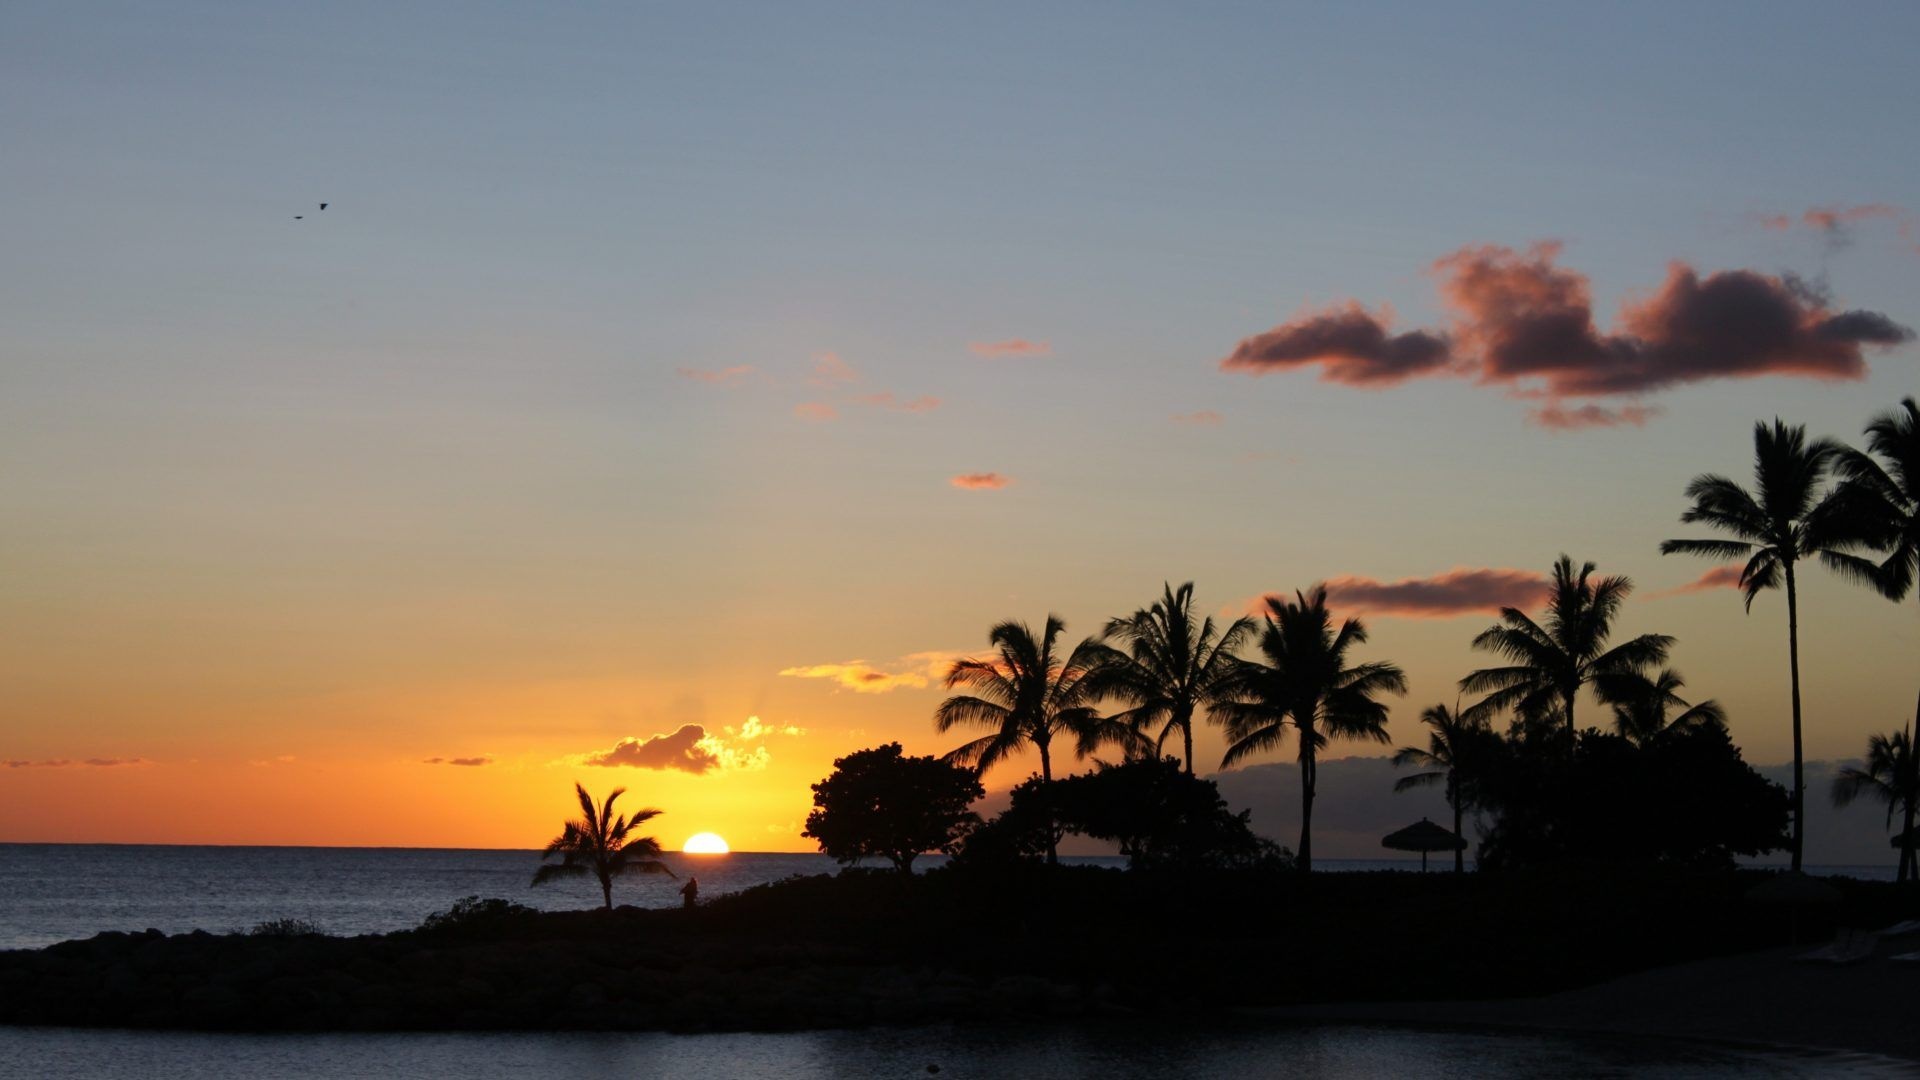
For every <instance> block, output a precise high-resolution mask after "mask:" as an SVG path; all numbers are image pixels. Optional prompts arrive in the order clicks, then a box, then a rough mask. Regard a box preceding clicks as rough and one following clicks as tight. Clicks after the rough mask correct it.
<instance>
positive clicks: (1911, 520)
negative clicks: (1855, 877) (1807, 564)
mask: <svg viewBox="0 0 1920 1080" xmlns="http://www.w3.org/2000/svg"><path fill="white" fill-rule="evenodd" d="M1867 451H1868V452H1867V453H1862V452H1860V451H1858V450H1854V449H1851V448H1847V449H1842V450H1841V451H1840V454H1839V456H1838V457H1837V458H1835V460H1834V468H1835V471H1837V472H1838V473H1839V474H1840V475H1841V477H1842V478H1843V479H1842V481H1841V485H1840V490H1839V491H1838V492H1837V493H1836V497H1835V499H1834V502H1835V504H1836V506H1837V507H1838V508H1839V509H1840V512H1841V516H1843V517H1844V518H1845V519H1846V521H1847V523H1848V525H1849V526H1850V527H1851V528H1852V530H1853V531H1854V532H1855V534H1856V536H1857V537H1858V538H1859V539H1860V540H1862V541H1863V544H1862V546H1866V547H1871V548H1873V549H1876V550H1878V551H1881V552H1884V553H1885V558H1883V559H1882V560H1881V561H1880V562H1879V563H1877V564H1876V563H1872V562H1869V561H1868V560H1866V559H1862V558H1860V557H1859V556H1857V555H1852V554H1848V553H1844V552H1834V551H1823V552H1821V554H1820V558H1821V560H1822V561H1823V562H1825V563H1826V564H1827V565H1828V566H1830V567H1832V568H1834V569H1835V570H1838V571H1840V572H1841V573H1842V574H1845V575H1846V576H1847V577H1850V578H1852V579H1854V580H1856V581H1865V582H1866V583H1867V584H1870V585H1872V586H1874V587H1875V588H1877V589H1879V590H1880V593H1881V595H1883V596H1885V597H1886V598H1887V599H1889V600H1892V601H1894V602H1896V603H1898V602H1899V601H1901V600H1905V599H1906V598H1907V593H1909V592H1914V593H1915V594H1916V595H1920V590H1916V589H1914V587H1913V586H1914V582H1915V580H1916V579H1920V405H1915V404H1914V401H1913V399H1912V398H1903V399H1901V401H1900V407H1899V408H1898V409H1895V410H1893V411H1891V412H1884V413H1881V414H1880V415H1879V416H1876V417H1874V418H1873V421H1872V422H1871V423H1869V424H1868V425H1867ZM1876 459H1877V460H1876ZM1914 720H1915V721H1916V722H1920V703H1916V704H1915V707H1914ZM1916 870H1917V871H1920V868H1916ZM1915 876H1916V877H1920V873H1916V875H1915Z"/></svg>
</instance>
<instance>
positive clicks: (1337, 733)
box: [1210, 586, 1407, 872]
mask: <svg viewBox="0 0 1920 1080" xmlns="http://www.w3.org/2000/svg"><path fill="white" fill-rule="evenodd" d="M1293 595H1294V599H1293V600H1287V599H1286V598H1284V597H1280V596H1269V597H1267V600H1266V603H1267V615H1266V626H1265V627H1264V629H1262V630H1261V632H1260V637H1259V645H1260V652H1261V654H1262V655H1263V656H1264V657H1265V661H1266V662H1265V663H1261V662H1259V661H1251V660H1241V661H1238V662H1237V663H1236V664H1235V665H1234V670H1233V674H1232V676H1231V677H1230V679H1229V681H1228V685H1227V686H1226V687H1224V688H1223V692H1222V694H1221V696H1222V697H1224V698H1227V699H1228V700H1224V701H1222V702H1220V703H1219V704H1217V705H1214V706H1213V707H1212V709H1211V710H1210V711H1211V714H1212V716H1213V717H1214V718H1215V719H1216V720H1219V721H1220V722H1221V723H1223V724H1224V725H1225V726H1226V729H1227V738H1228V739H1229V740H1230V742H1229V745H1228V746H1227V753H1226V756H1225V757H1224V758H1223V759H1221V762H1220V766H1221V767H1222V768H1225V767H1227V766H1229V765H1232V764H1233V763H1234V762H1236V761H1239V760H1240V759H1242V758H1244V757H1246V756H1247V755H1249V754H1255V753H1259V752H1261V751H1263V750H1272V749H1277V748H1278V747H1279V746H1280V745H1281V743H1282V742H1283V741H1285V738H1286V733H1287V729H1288V728H1289V727H1291V728H1293V729H1294V733H1295V735H1296V737H1297V738H1298V740H1299V758H1300V850H1299V852H1298V854H1297V855H1296V856H1295V862H1296V865H1298V866H1299V868H1300V870H1301V871H1302V872H1310V871H1312V869H1313V797H1314V790H1315V784H1316V782H1317V780H1318V761H1319V754H1320V751H1321V750H1322V749H1324V748H1325V747H1326V745H1327V741H1328V740H1329V739H1330V738H1347V739H1371V740H1373V741H1374V742H1382V743H1384V742H1388V741H1389V739H1388V736H1387V726H1386V725H1387V707H1386V705H1384V704H1382V703H1381V702H1379V701H1376V700H1375V698H1376V696H1378V695H1380V694H1383V693H1393V694H1404V693H1406V692H1407V677H1406V675H1405V674H1403V673H1402V672H1401V670H1400V669H1399V668H1398V667H1396V666H1394V665H1393V664H1389V663H1386V662H1383V661H1372V662H1368V663H1364V664H1355V665H1354V666H1352V667H1348V666H1347V652H1348V650H1349V649H1351V648H1352V647H1353V646H1355V645H1358V644H1361V643H1362V642H1364V641H1366V640H1367V630H1366V627H1365V626H1363V625H1361V623H1360V620H1359V619H1347V620H1345V621H1344V622H1342V623H1341V624H1340V626H1339V629H1337V630H1336V629H1335V628H1334V625H1333V615H1332V614H1331V613H1330V612H1329V611H1328V610H1327V590H1326V587H1325V586H1316V587H1315V588H1314V590H1313V592H1312V593H1310V594H1308V593H1300V592H1295V593H1294V594H1293Z"/></svg>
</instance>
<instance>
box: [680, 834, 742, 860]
mask: <svg viewBox="0 0 1920 1080" xmlns="http://www.w3.org/2000/svg"><path fill="white" fill-rule="evenodd" d="M680 850H681V851H683V852H685V853H686V854H688V855H725V854H726V853H727V852H729V851H731V850H733V849H731V848H729V847H727V842H726V841H725V840H723V839H721V838H720V834H719V833H710V832H703V833H694V834H693V835H692V836H689V837H687V842H686V843H684V844H681V845H680Z"/></svg>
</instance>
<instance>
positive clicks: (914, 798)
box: [800, 743, 986, 874]
mask: <svg viewBox="0 0 1920 1080" xmlns="http://www.w3.org/2000/svg"><path fill="white" fill-rule="evenodd" d="M984 794H986V792H985V790H984V789H982V788H981V786H980V779H979V777H978V776H977V775H976V774H975V773H974V771H973V770H972V769H968V768H965V767H964V766H960V765H955V764H953V763H952V762H949V761H946V760H943V759H941V758H937V757H911V756H909V755H907V754H905V753H903V752H902V751H901V749H900V744H899V743H888V744H886V745H885V746H877V747H874V748H873V749H871V750H860V751H856V752H855V753H851V754H848V755H847V756H846V757H843V758H839V759H837V760H835V761H834V763H833V775H831V776H829V777H827V778H826V779H825V780H822V781H820V782H819V783H817V784H815V785H813V807H814V809H813V812H812V813H810V814H808V815H807V827H806V829H805V831H803V832H802V833H801V834H800V835H802V836H806V837H811V838H812V839H814V840H817V841H819V843H820V850H821V851H824V852H826V853H827V854H828V855H831V856H833V857H834V858H835V859H836V860H838V861H839V862H841V863H842V864H846V865H852V864H855V863H858V862H860V861H861V860H863V859H870V858H882V859H886V860H888V861H889V862H891V863H893V865H894V868H895V869H897V870H899V871H900V872H901V873H903V874H911V873H913V860H914V859H915V858H916V857H917V856H919V855H921V854H923V853H925V852H929V851H939V852H945V853H948V854H951V853H952V851H953V849H954V846H955V845H956V844H957V843H958V842H959V839H960V837H961V836H962V835H963V834H964V833H965V832H966V830H967V829H968V827H969V826H971V825H974V824H976V823H977V822H978V821H979V818H978V817H977V816H975V815H974V814H973V813H972V812H971V811H970V810H968V809H967V807H968V806H970V805H971V804H972V803H973V801H974V800H975V799H978V798H980V797H981V796H982V795H984Z"/></svg>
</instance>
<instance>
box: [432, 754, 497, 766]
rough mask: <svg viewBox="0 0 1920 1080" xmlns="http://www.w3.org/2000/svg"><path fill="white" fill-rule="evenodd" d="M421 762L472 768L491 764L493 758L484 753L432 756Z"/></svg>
mask: <svg viewBox="0 0 1920 1080" xmlns="http://www.w3.org/2000/svg"><path fill="white" fill-rule="evenodd" d="M421 764H423V765H463V766H467V767H469V768H472V767H476V766H480V765H491V764H493V759H492V758H491V757H488V756H487V755H485V754H482V755H480V756H479V757H430V758H426V759H424V760H423V761H422V762H421Z"/></svg>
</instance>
